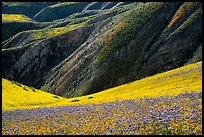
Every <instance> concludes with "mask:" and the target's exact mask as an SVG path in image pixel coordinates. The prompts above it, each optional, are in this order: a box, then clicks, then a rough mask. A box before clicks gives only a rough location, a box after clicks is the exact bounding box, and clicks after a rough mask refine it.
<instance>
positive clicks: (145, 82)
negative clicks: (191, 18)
mask: <svg viewBox="0 0 204 137" xmlns="http://www.w3.org/2000/svg"><path fill="white" fill-rule="evenodd" d="M201 91H202V62H198V63H194V64H191V65H187V66H184V67H181V68H177V69H174V70H171V71H167V72H164V73H160V74H156V75H154V76H150V77H147V78H144V79H141V80H137V81H134V82H131V83H127V84H124V85H121V86H118V87H114V88H110V89H107V90H104V91H101V92H99V93H95V94H90V95H86V96H82V97H76V98H68V99H67V98H63V97H60V96H57V95H53V94H50V93H46V92H44V91H41V90H37V89H34V88H30V87H28V86H24V85H21V84H20V83H16V82H11V81H8V80H6V79H2V110H3V111H5V110H15V109H31V108H42V107H51V106H70V105H83V104H98V103H99V104H100V103H108V102H114V101H124V100H127V99H139V98H144V97H145V98H154V97H160V96H175V95H178V94H180V93H186V92H201Z"/></svg>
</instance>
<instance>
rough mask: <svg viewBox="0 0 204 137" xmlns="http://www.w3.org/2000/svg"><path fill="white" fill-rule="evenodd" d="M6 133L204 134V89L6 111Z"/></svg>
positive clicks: (3, 123) (3, 122) (4, 126)
mask: <svg viewBox="0 0 204 137" xmlns="http://www.w3.org/2000/svg"><path fill="white" fill-rule="evenodd" d="M2 134H3V135H5V134H15V135H17V134H21V135H24V134H31V135H32V134H38V135H39V134H40V135H42V134H55V135H56V134H57V135H59V134H60V135H64V134H94V135H97V134H103V135H104V134H105V135H109V134H128V135H131V134H142V135H144V134H145V135H149V134H155V135H158V134H162V135H163V134H165V135H166V134H168V135H170V134H185V135H186V134H199V135H201V134H202V92H195V93H183V94H179V95H177V96H173V97H170V96H162V97H158V98H145V99H137V100H125V101H122V102H119V101H116V102H111V103H104V104H93V105H78V106H67V107H55V108H40V109H39V108H38V109H30V110H15V111H3V112H2Z"/></svg>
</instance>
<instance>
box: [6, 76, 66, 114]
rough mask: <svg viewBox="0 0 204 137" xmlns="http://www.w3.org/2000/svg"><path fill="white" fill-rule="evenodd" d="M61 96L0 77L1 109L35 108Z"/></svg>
mask: <svg viewBox="0 0 204 137" xmlns="http://www.w3.org/2000/svg"><path fill="white" fill-rule="evenodd" d="M61 99H63V98H62V97H59V96H55V95H53V94H50V93H47V92H43V91H40V90H37V89H34V88H30V87H27V86H24V85H21V84H19V83H14V82H11V81H8V80H6V79H4V78H2V109H3V110H9V109H17V108H35V107H39V106H41V107H42V106H47V105H48V104H53V103H55V102H57V101H59V100H61Z"/></svg>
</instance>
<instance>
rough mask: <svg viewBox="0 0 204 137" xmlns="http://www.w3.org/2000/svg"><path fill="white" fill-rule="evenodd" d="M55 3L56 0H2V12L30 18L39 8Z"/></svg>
mask: <svg viewBox="0 0 204 137" xmlns="http://www.w3.org/2000/svg"><path fill="white" fill-rule="evenodd" d="M56 3H57V2H41V3H39V2H2V13H4V14H23V15H26V16H28V17H30V18H32V17H33V16H34V15H35V14H37V13H38V12H39V11H40V10H41V9H43V8H45V7H47V6H50V5H53V4H56ZM31 9H32V10H31Z"/></svg>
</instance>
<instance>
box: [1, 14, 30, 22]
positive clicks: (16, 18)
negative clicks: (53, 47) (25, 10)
mask: <svg viewBox="0 0 204 137" xmlns="http://www.w3.org/2000/svg"><path fill="white" fill-rule="evenodd" d="M2 22H32V19H30V18H28V17H26V16H25V15H22V14H2Z"/></svg>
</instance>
